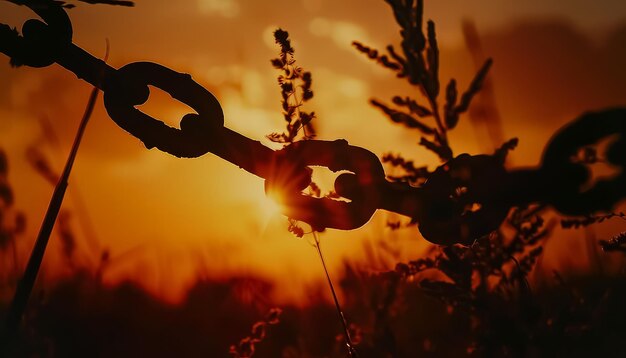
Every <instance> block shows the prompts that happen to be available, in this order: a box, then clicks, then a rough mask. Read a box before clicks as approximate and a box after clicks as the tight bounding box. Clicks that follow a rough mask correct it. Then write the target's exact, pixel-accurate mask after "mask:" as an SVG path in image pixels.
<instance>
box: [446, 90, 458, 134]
mask: <svg viewBox="0 0 626 358" xmlns="http://www.w3.org/2000/svg"><path fill="white" fill-rule="evenodd" d="M457 97H458V92H457V89H456V80H455V79H451V80H450V82H449V83H448V85H447V86H446V104H445V106H444V122H445V125H446V128H448V129H453V128H454V127H456V125H457V123H458V122H459V113H458V112H457V111H456V110H455V106H456V101H457Z"/></svg>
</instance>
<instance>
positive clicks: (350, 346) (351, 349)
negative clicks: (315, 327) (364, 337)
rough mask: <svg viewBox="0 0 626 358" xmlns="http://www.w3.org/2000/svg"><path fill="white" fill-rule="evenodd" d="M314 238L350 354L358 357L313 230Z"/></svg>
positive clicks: (318, 241)
mask: <svg viewBox="0 0 626 358" xmlns="http://www.w3.org/2000/svg"><path fill="white" fill-rule="evenodd" d="M313 239H314V240H315V248H316V249H317V253H318V254H319V257H320V260H321V261H322V267H323V268H324V273H325V274H326V279H327V280H328V286H330V292H331V293H332V295H333V301H335V308H336V309H337V314H338V315H339V320H340V321H341V324H342V326H343V334H344V337H345V339H346V347H347V348H348V356H350V357H356V356H357V353H356V350H355V349H354V344H352V338H351V337H350V330H349V329H348V322H347V321H346V317H345V316H344V315H343V311H342V310H341V306H340V305H339V300H338V299H337V293H336V292H335V286H334V285H333V281H332V280H331V279H330V275H329V274H328V269H327V268H326V261H324V255H322V249H321V247H320V239H319V237H318V236H317V233H316V232H315V231H313Z"/></svg>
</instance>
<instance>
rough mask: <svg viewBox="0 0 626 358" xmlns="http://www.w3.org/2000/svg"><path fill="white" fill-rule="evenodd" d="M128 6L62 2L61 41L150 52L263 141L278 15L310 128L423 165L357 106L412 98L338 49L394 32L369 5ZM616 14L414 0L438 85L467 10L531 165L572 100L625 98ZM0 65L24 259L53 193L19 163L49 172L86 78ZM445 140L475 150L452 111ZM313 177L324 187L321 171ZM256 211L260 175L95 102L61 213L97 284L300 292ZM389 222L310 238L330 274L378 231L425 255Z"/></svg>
mask: <svg viewBox="0 0 626 358" xmlns="http://www.w3.org/2000/svg"><path fill="white" fill-rule="evenodd" d="M136 3H137V5H136V7H135V8H122V7H110V6H99V5H98V6H89V5H86V4H79V5H78V7H77V8H76V9H72V10H70V11H69V14H70V17H71V19H72V22H73V25H74V33H75V35H74V42H75V43H76V44H77V45H79V46H81V47H83V48H84V49H86V50H88V51H90V52H91V53H93V54H95V55H99V56H101V55H102V54H103V53H104V47H105V39H106V38H108V39H109V41H110V43H111V54H110V57H109V63H110V64H111V65H113V66H115V67H120V66H122V65H124V64H126V63H129V62H134V61H146V60H148V61H154V62H158V63H161V64H163V65H166V66H168V67H171V68H172V69H175V70H177V71H181V72H188V73H190V74H192V75H193V77H194V79H195V80H196V81H197V82H199V83H200V84H202V85H203V86H205V87H206V88H207V89H209V90H210V91H211V92H213V93H214V94H215V95H216V97H217V98H218V99H219V101H220V102H221V104H222V107H223V109H224V113H225V120H226V125H227V126H228V127H229V128H231V129H233V130H236V131H238V132H240V133H242V134H244V135H246V136H248V137H251V138H254V139H258V140H264V143H266V144H268V145H269V143H268V141H267V140H265V139H264V135H266V134H268V133H270V132H274V131H280V130H281V129H282V128H281V126H282V125H283V120H282V117H281V114H280V102H279V101H280V97H279V89H278V87H277V86H276V80H275V77H276V76H277V72H276V71H275V70H274V69H272V67H271V65H270V63H269V59H270V58H272V57H274V56H275V55H276V53H277V50H278V49H277V47H276V45H275V44H273V39H272V37H271V33H272V31H273V30H274V29H276V28H277V27H279V26H280V27H282V28H284V29H286V30H288V31H289V32H290V34H291V38H292V39H293V43H294V47H295V49H296V59H297V61H298V63H299V64H300V65H302V66H304V67H305V69H307V70H310V71H311V72H312V74H313V90H314V91H315V98H314V100H313V101H312V102H311V103H310V104H309V105H308V109H309V110H314V111H315V112H316V113H317V114H318V118H317V119H316V124H317V128H318V130H319V138H320V139H336V138H345V139H347V140H348V141H349V142H350V143H351V144H353V145H359V146H363V147H366V148H368V149H369V150H371V151H372V152H374V153H376V154H377V155H382V154H383V153H385V152H388V151H394V152H401V153H404V154H406V155H407V156H408V157H410V158H413V159H415V160H416V162H418V163H425V164H426V163H427V164H431V165H434V164H436V158H434V157H433V156H432V155H430V154H428V153H427V152H426V151H424V150H423V149H421V148H419V147H418V146H417V145H416V143H417V140H418V139H419V137H418V135H417V134H416V133H412V132H409V131H407V130H403V129H402V128H399V127H396V126H393V125H392V124H390V123H388V122H387V121H386V120H385V119H384V117H383V116H382V115H381V114H380V113H378V112H377V111H376V110H375V109H374V108H372V107H370V106H369V105H368V104H367V100H368V98H370V97H377V98H381V99H387V98H389V97H390V96H392V95H396V94H401V95H404V94H408V93H410V92H409V91H410V88H408V87H407V86H405V85H404V84H403V83H402V82H401V81H399V80H396V79H394V78H393V76H392V75H390V73H388V72H387V71H385V70H383V69H380V68H378V67H377V66H376V65H375V64H373V63H370V62H369V61H367V60H366V59H364V58H362V56H361V55H359V54H358V53H357V52H356V51H355V50H353V49H352V48H351V46H350V42H351V41H352V40H358V41H361V42H364V43H367V44H370V45H373V46H377V47H379V48H382V47H384V45H386V44H387V43H390V42H394V43H397V41H398V38H397V31H398V30H397V27H396V26H395V24H394V23H393V19H392V15H391V12H390V11H389V9H388V6H387V5H386V4H385V3H384V2H383V1H378V0H376V1H375V0H367V1H363V0H348V1H341V2H337V1H328V0H302V1H254V2H253V1H244V0H198V1H179V2H174V1H165V0H158V1H149V2H148V1H142V0H139V1H136ZM620 14H626V3H625V2H623V1H619V0H603V1H595V2H593V3H592V2H589V1H585V0H576V1H569V2H567V5H565V4H563V3H562V2H561V3H559V2H546V1H539V0H533V1H523V2H519V1H518V2H506V3H505V2H502V1H499V0H481V1H465V0H446V1H443V0H439V1H427V2H426V16H427V17H429V18H432V19H433V20H435V22H436V23H437V25H438V34H439V39H440V46H441V47H442V54H441V56H442V78H443V79H445V80H447V79H448V78H450V76H454V77H456V78H457V79H458V80H459V84H460V86H461V87H462V88H465V86H467V83H468V81H469V80H470V78H471V75H472V71H473V65H472V62H471V60H470V57H469V55H468V54H467V52H466V50H465V49H464V45H463V42H462V33H461V28H460V22H461V20H462V19H464V18H470V19H473V20H475V21H476V23H477V26H478V29H479V31H480V32H481V35H482V37H483V42H484V47H485V52H486V53H487V54H488V55H489V56H492V57H493V58H494V60H495V65H494V68H493V72H492V74H491V76H492V78H493V80H494V85H495V93H496V98H497V101H498V105H499V108H500V111H501V113H502V116H503V118H504V130H505V135H506V136H507V137H511V136H518V137H520V138H521V144H520V147H519V149H518V150H516V152H515V153H514V154H513V160H514V162H515V163H516V164H518V165H519V164H535V163H538V161H539V156H540V154H541V150H542V148H543V146H544V144H545V143H546V142H547V140H548V139H549V137H550V135H551V133H553V132H554V130H556V129H557V128H558V127H559V126H560V125H562V124H564V123H566V122H567V121H568V120H571V119H573V118H574V117H575V116H577V115H578V114H580V113H581V112H582V111H584V110H587V109H598V108H603V107H606V106H611V105H624V98H626V97H625V95H626V89H624V86H623V84H624V83H625V80H626V71H625V70H624V69H623V63H625V60H626V21H624V20H626V19H625V18H624V16H622V15H620ZM29 17H31V14H30V13H29V11H27V9H25V8H20V7H18V6H15V5H13V4H9V3H6V2H0V21H2V22H5V23H8V24H10V25H12V26H18V27H19V26H21V23H22V22H23V20H24V19H27V18H29ZM2 62H3V63H2V64H1V65H0V78H2V79H3V84H4V85H3V86H2V88H0V118H2V119H1V120H0V146H1V147H2V148H4V149H5V150H6V151H7V152H8V154H9V157H10V165H11V172H10V180H11V182H12V184H13V185H14V187H15V190H16V196H17V201H16V205H17V207H18V208H20V209H22V210H24V211H25V212H26V213H27V216H28V220H29V226H28V232H27V234H26V235H25V237H23V238H22V241H21V243H20V252H21V253H22V255H23V257H24V258H25V257H26V254H27V252H28V251H29V250H30V247H31V245H32V242H33V241H34V237H35V236H36V233H37V230H38V225H39V222H40V220H41V218H42V217H43V214H44V212H45V209H46V206H47V200H48V199H49V197H50V194H51V192H52V188H51V186H50V185H49V184H48V183H46V182H45V180H44V179H43V178H41V177H40V176H39V175H38V174H37V173H36V172H35V171H34V170H33V169H32V168H31V167H30V165H29V164H28V163H27V162H26V160H25V155H24V153H25V150H26V148H27V147H28V146H31V145H33V144H37V145H38V146H39V148H40V149H41V150H42V151H43V152H45V153H46V154H47V155H48V156H49V157H50V158H51V159H52V161H53V162H54V163H55V166H56V168H57V169H59V171H60V168H61V166H62V163H63V160H64V159H63V158H64V157H65V155H66V153H67V151H68V150H69V146H70V144H71V140H72V137H73V134H74V131H75V129H76V126H77V125H78V121H79V119H80V115H81V113H82V110H83V108H84V105H85V103H86V100H87V97H88V94H89V91H90V87H89V86H88V85H87V84H85V83H83V82H81V81H79V80H77V79H76V77H75V76H74V75H73V74H71V73H68V72H67V71H65V70H64V69H62V68H60V67H59V66H56V65H54V66H51V67H49V68H45V69H30V68H20V69H12V68H10V66H9V65H8V59H6V58H5V59H4V60H3V61H2ZM156 92H157V93H154V94H153V96H152V97H151V99H150V102H149V104H148V105H146V107H145V108H147V109H146V110H147V111H148V112H149V113H151V114H153V115H155V116H156V117H158V118H160V119H162V120H164V121H166V122H167V123H169V124H170V125H176V124H177V121H178V119H179V118H181V117H182V115H184V114H185V113H187V111H188V109H186V108H185V106H184V105H181V104H178V103H175V102H174V101H173V100H171V99H169V98H168V96H167V95H165V94H163V93H158V91H156ZM41 118H47V119H48V120H49V121H50V122H51V123H53V126H54V131H55V135H56V136H58V138H59V142H60V143H59V145H54V143H51V142H50V141H47V142H46V141H42V138H44V137H43V135H42V130H41V126H40V124H39V121H40V119H41ZM451 141H452V143H453V147H454V149H456V151H457V152H458V153H460V152H463V151H467V152H470V153H477V152H478V150H479V147H480V146H479V143H478V140H477V138H476V135H475V131H474V129H472V128H471V126H470V125H469V124H468V123H467V121H465V122H464V123H461V125H460V127H459V128H458V129H456V130H455V131H454V132H453V133H452V134H451ZM320 175H321V176H323V177H325V178H326V179H325V181H328V177H329V175H328V173H321V174H320ZM322 181H324V180H322ZM267 206H268V201H267V199H265V197H264V194H263V181H262V180H261V179H259V178H257V177H254V176H253V175H251V174H248V173H246V172H244V171H242V170H240V169H238V168H237V167H236V166H234V165H232V164H230V163H227V162H224V161H222V160H221V159H219V158H217V157H215V156H213V155H211V154H207V155H205V156H203V157H202V158H198V159H178V158H174V157H171V156H169V155H167V154H164V153H161V152H158V151H157V150H151V151H148V150H146V149H145V148H144V147H143V146H142V144H141V143H140V142H139V141H138V140H137V139H135V138H133V137H131V136H129V135H128V134H126V133H125V132H124V131H123V130H121V129H120V128H119V127H117V126H116V125H115V124H114V123H113V122H112V121H111V120H110V119H109V118H108V116H107V115H106V113H105V111H104V108H103V105H102V103H101V100H100V101H99V102H98V104H97V106H96V110H95V113H94V116H93V117H92V120H91V123H90V125H89V127H88V129H87V133H86V136H85V138H84V142H83V146H82V148H81V151H80V153H79V156H78V158H77V161H76V164H75V169H74V172H73V173H72V178H71V181H70V189H69V190H68V195H67V197H66V203H65V206H64V207H66V208H68V209H69V210H70V211H71V212H73V213H74V214H75V215H74V216H73V217H74V221H73V223H74V227H75V230H76V231H77V232H78V233H80V237H81V238H82V239H81V240H80V242H79V249H80V251H81V255H82V256H83V257H96V256H97V253H96V252H95V251H94V250H95V249H94V248H93V247H91V246H90V245H89V244H88V242H90V241H89V240H87V239H85V237H90V238H91V240H93V241H97V243H98V245H99V247H100V248H104V247H107V248H110V249H111V252H112V256H113V257H114V258H118V257H119V259H118V260H116V261H115V263H114V265H113V266H112V267H111V269H110V270H109V271H108V272H107V274H106V275H105V279H106V280H109V281H111V282H113V281H116V280H119V279H122V278H124V277H135V278H137V277H140V278H141V281H142V282H143V283H144V284H145V285H146V286H147V287H148V288H150V289H151V290H153V291H154V292H158V293H160V294H163V295H164V296H165V297H167V298H169V299H176V298H177V297H179V295H180V293H181V292H183V289H184V288H185V287H186V286H187V285H188V284H190V282H192V280H193V279H194V278H195V277H196V274H197V272H198V271H201V272H203V273H205V274H209V275H221V274H224V273H253V274H260V275H263V276H265V277H268V278H271V279H278V280H280V282H281V287H282V288H283V292H286V293H287V294H288V296H291V297H297V296H298V295H299V293H301V292H302V288H303V287H305V286H306V285H309V284H311V282H312V280H317V279H319V278H320V277H321V267H320V265H319V262H318V259H317V258H316V256H315V251H314V250H313V249H312V248H311V247H310V246H309V245H308V244H307V242H306V241H303V240H298V239H296V238H294V237H293V236H291V234H289V233H287V231H286V219H285V218H284V217H282V216H281V215H279V214H267V213H266V212H265V211H266V208H267ZM83 208H84V209H85V210H83ZM389 215H390V214H388V213H381V212H379V213H378V214H377V215H376V216H375V217H374V219H373V220H372V221H371V222H370V223H368V224H367V225H366V226H365V227H363V228H361V229H358V230H354V231H350V232H338V231H332V230H330V231H328V232H327V233H324V234H323V235H322V243H323V246H324V250H325V254H326V256H327V258H328V261H329V263H330V265H331V268H332V269H333V272H338V271H337V270H338V268H339V264H340V260H341V259H342V258H344V257H349V258H362V257H363V251H364V247H365V246H366V245H368V242H373V241H376V240H380V239H385V240H395V241H398V242H399V245H402V247H404V248H405V251H404V253H403V257H404V258H411V257H415V255H416V253H418V252H420V251H421V250H423V248H424V247H425V246H426V245H425V243H424V241H423V240H421V239H420V238H419V234H418V233H417V231H416V230H415V229H408V230H403V231H400V232H391V231H390V230H389V229H387V228H386V227H385V222H386V220H387V218H388V217H389ZM86 223H90V225H86ZM573 236H580V235H579V234H574V235H573ZM56 241H57V240H55V239H54V238H53V240H52V241H51V245H50V250H49V252H48V254H47V256H46V264H47V265H46V267H47V270H48V271H46V275H54V272H55V269H54V267H57V266H58V262H57V261H58V259H55V257H56V256H58V255H56V254H55V253H56V252H58V250H59V248H58V243H57V242H56ZM92 246H93V245H92ZM572 246H576V245H572ZM572 250H576V247H574V248H573V249H572ZM565 256H567V253H565ZM55 260H56V261H55ZM85 260H87V259H85ZM55 262H57V264H55ZM286 272H288V273H289V278H288V279H285V277H286V276H285V273H286ZM299 283H301V284H299Z"/></svg>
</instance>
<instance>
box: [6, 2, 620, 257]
mask: <svg viewBox="0 0 626 358" xmlns="http://www.w3.org/2000/svg"><path fill="white" fill-rule="evenodd" d="M14 2H17V1H14ZM21 4H23V5H26V6H28V7H29V8H31V9H32V10H33V11H34V12H35V13H37V14H38V15H39V16H40V17H41V19H42V20H43V22H42V21H40V20H34V19H31V20H28V21H26V22H25V23H24V25H23V28H22V35H20V34H19V33H18V32H17V31H15V30H12V29H11V28H10V27H9V26H7V25H4V24H0V52H2V53H4V54H6V55H7V56H9V57H10V58H11V63H12V64H13V65H26V66H31V67H45V66H49V65H51V64H53V63H58V64H59V65H61V66H63V67H64V68H66V69H68V70H69V71H71V72H73V73H75V74H76V75H77V76H78V77H79V78H81V79H83V80H85V81H87V82H89V83H90V84H92V85H94V86H95V87H97V88H99V89H101V90H102V91H103V92H104V104H105V107H106V110H107V112H108V114H109V116H110V117H111V118H112V119H113V121H115V123H117V124H118V125H119V126H120V127H122V128H123V129H124V130H126V131H127V132H129V133H130V134H131V135H133V136H135V137H137V138H139V139H140V140H141V141H142V142H143V143H144V144H145V145H146V147H147V148H153V147H156V148H158V149H159V150H161V151H164V152H167V153H169V154H172V155H175V156H177V157H198V156H202V155H204V154H206V153H208V152H211V153H213V154H215V155H217V156H219V157H221V158H223V159H225V160H227V161H229V162H231V163H233V164H235V165H238V166H239V167H241V168H242V169H244V170H246V171H248V172H250V173H252V174H255V175H257V176H259V177H261V178H264V179H265V180H266V192H267V193H268V195H271V194H272V193H273V192H277V191H278V192H281V193H282V194H283V195H281V197H282V198H283V199H282V204H284V208H285V209H284V212H283V214H285V215H287V216H289V217H291V218H293V219H297V220H301V221H304V222H307V223H309V224H310V225H311V226H312V227H313V228H314V229H315V230H323V229H326V228H334V229H341V230H350V229H355V228H358V227H360V226H362V225H364V224H365V223H367V222H368V220H369V219H370V218H371V217H372V215H373V214H374V212H375V211H376V210H377V209H384V210H389V211H393V212H396V213H399V214H402V215H406V216H408V217H411V218H412V219H413V220H415V221H416V222H417V223H418V227H419V230H420V232H421V233H422V235H423V236H424V238H426V239H427V240H429V241H431V242H434V243H437V244H445V245H449V244H454V243H463V244H469V243H471V242H472V241H473V240H475V239H476V238H479V237H481V236H483V235H486V234H488V233H489V232H491V231H493V230H495V229H497V228H498V226H499V225H500V224H501V223H502V221H503V220H504V219H505V217H506V216H507V213H508V211H509V209H510V208H511V207H512V206H519V205H526V204H531V203H542V204H548V205H551V206H552V207H554V208H555V209H557V210H558V211H560V212H561V213H563V214H566V215H576V216H578V215H588V214H591V213H593V212H596V211H609V210H611V209H612V208H613V207H614V206H615V205H616V204H617V203H618V202H619V201H620V200H621V199H623V198H624V197H626V170H625V169H626V168H625V167H626V109H611V110H606V111H603V112H596V113H588V114H585V115H583V116H582V117H580V118H579V119H577V120H575V121H573V122H572V123H570V124H569V125H567V126H565V127H564V128H563V129H561V130H560V131H559V132H558V133H557V134H556V135H555V136H554V137H553V138H552V140H551V141H550V143H549V144H548V146H547V147H546V149H545V151H544V155H543V159H542V163H541V165H540V166H539V167H538V168H534V169H517V170H511V171H508V170H507V169H505V167H504V159H503V157H502V156H498V155H474V156H472V155H468V154H461V155H459V156H457V157H456V158H454V159H452V160H450V161H449V162H448V163H445V164H444V165H442V166H440V167H439V168H437V169H436V170H435V172H433V173H432V175H431V176H430V177H429V178H428V180H427V181H426V183H425V184H424V185H422V186H420V187H413V186H409V185H408V184H405V183H397V182H390V181H387V180H386V177H385V172H384V169H383V167H382V164H381V162H380V161H379V159H378V158H377V156H376V155H374V154H373V153H372V152H370V151H368V150H367V149H364V148H361V147H356V146H352V145H349V144H348V142H347V141H345V140H337V141H321V140H308V141H301V142H296V143H293V144H291V145H288V146H286V147H285V148H283V149H281V150H276V151H275V150H272V149H270V148H268V147H266V146H264V145H262V144H261V143H260V142H259V141H255V140H252V139H250V138H247V137H245V136H243V135H241V134H239V133H237V132H234V131H232V130H230V129H228V128H226V127H224V116H223V112H222V109H221V107H220V104H219V102H218V100H217V99H216V98H215V97H214V96H213V95H212V94H211V93H210V92H209V91H207V90H206V89H205V88H203V87H202V86H200V85H199V84H198V83H196V82H195V81H193V79H192V78H191V76H190V75H188V74H183V73H179V72H176V71H174V70H171V69H169V68H166V67H164V66H161V65H159V64H156V63H151V62H136V63H131V64H128V65H126V66H124V67H122V68H120V69H115V68H113V67H111V66H109V65H107V64H106V63H105V62H104V61H102V60H99V59H97V58H96V57H94V56H92V55H91V54H89V53H87V52H86V51H84V50H83V49H81V48H80V47H78V46H76V45H74V44H73V43H72V25H71V22H70V20H69V17H68V16H67V14H66V13H65V11H64V10H63V9H62V8H61V7H60V6H58V5H56V4H54V3H53V2H52V1H50V0H36V1H22V2H21ZM148 85H153V86H155V87H158V88H161V89H163V90H164V91H166V92H168V93H169V94H170V95H171V96H172V97H173V98H175V99H177V100H179V101H181V102H182V103H185V104H187V105H188V106H190V107H191V108H193V109H194V110H195V111H196V113H191V114H187V115H185V116H184V117H183V118H182V120H181V122H180V129H177V128H172V127H170V126H168V125H166V124H165V123H163V122H161V121H159V120H157V119H154V118H152V117H150V116H148V115H146V114H144V113H142V112H141V111H139V110H138V109H136V108H135V106H136V105H140V104H142V103H144V102H146V101H147V100H148V97H149V95H150V92H149V88H148ZM609 137H610V138H613V137H616V139H614V140H613V141H612V142H611V143H610V144H609V146H608V148H607V151H606V153H605V159H606V162H607V163H608V164H612V165H614V166H617V167H619V168H620V169H621V171H620V173H619V174H618V175H616V176H614V177H612V178H610V179H606V180H600V181H598V182H597V183H596V184H595V185H594V186H593V187H591V188H587V189H585V190H582V189H581V188H583V187H584V186H585V184H586V183H587V182H588V181H589V178H590V170H589V168H588V167H587V166H586V164H585V163H581V162H580V161H577V160H576V156H577V154H578V153H579V151H580V150H581V149H583V148H584V147H586V146H591V145H594V144H596V143H598V142H599V141H601V140H602V139H605V138H609ZM312 165H316V166H325V167H328V168H329V169H330V170H332V171H334V172H337V171H348V172H350V173H344V174H341V175H340V176H339V177H338V178H337V180H336V181H335V190H336V192H337V194H338V195H340V196H341V197H343V198H345V199H348V200H349V201H346V200H334V199H330V198H314V197H310V196H306V195H303V194H302V190H303V189H305V188H306V187H307V186H308V185H309V184H310V182H311V169H310V168H309V166H312Z"/></svg>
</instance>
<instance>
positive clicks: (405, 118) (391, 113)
mask: <svg viewBox="0 0 626 358" xmlns="http://www.w3.org/2000/svg"><path fill="white" fill-rule="evenodd" d="M370 103H371V104H372V105H373V106H375V107H378V108H380V109H381V110H382V111H383V112H384V113H385V114H386V115H387V117H389V119H391V121H393V122H395V123H399V124H402V125H404V126H406V127H408V128H415V129H417V130H419V131H420V132H422V133H423V134H434V133H435V130H434V129H433V128H431V127H429V126H427V125H426V124H424V123H422V122H420V121H419V120H418V119H416V118H414V117H413V116H411V115H409V114H407V113H404V112H400V111H397V110H395V109H391V108H389V107H388V106H386V105H384V104H383V103H381V102H379V101H377V100H375V99H372V100H370Z"/></svg>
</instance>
